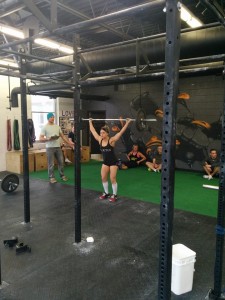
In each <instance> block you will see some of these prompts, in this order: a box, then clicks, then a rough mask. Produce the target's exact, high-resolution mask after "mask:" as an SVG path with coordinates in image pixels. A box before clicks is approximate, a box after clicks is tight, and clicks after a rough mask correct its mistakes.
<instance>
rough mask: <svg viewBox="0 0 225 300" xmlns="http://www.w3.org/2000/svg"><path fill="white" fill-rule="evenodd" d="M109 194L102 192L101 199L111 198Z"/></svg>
mask: <svg viewBox="0 0 225 300" xmlns="http://www.w3.org/2000/svg"><path fill="white" fill-rule="evenodd" d="M109 196H110V195H109V194H106V193H102V195H101V196H100V197H99V199H107V198H109Z"/></svg>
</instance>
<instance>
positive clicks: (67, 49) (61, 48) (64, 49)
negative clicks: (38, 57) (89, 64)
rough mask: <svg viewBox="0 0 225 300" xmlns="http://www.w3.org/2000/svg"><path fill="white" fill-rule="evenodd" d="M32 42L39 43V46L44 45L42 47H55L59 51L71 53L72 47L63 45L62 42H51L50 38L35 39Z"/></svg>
mask: <svg viewBox="0 0 225 300" xmlns="http://www.w3.org/2000/svg"><path fill="white" fill-rule="evenodd" d="M34 42H35V43H36V44H39V45H41V46H44V47H47V48H51V49H56V50H59V51H61V52H64V53H67V54H72V53H73V49H72V48H71V47H67V46H64V45H62V44H59V43H56V42H53V41H51V40H47V39H35V40H34Z"/></svg>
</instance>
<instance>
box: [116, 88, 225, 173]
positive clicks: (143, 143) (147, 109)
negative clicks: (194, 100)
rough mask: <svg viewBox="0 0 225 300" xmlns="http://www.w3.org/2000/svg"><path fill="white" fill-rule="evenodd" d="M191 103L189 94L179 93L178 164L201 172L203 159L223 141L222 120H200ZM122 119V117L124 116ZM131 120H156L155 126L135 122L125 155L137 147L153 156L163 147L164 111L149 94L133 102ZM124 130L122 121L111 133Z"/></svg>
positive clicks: (126, 138)
mask: <svg viewBox="0 0 225 300" xmlns="http://www.w3.org/2000/svg"><path fill="white" fill-rule="evenodd" d="M190 101H191V99H190V96H189V94H188V93H180V94H179V95H178V98H177V105H178V107H179V106H182V111H183V113H182V116H179V113H178V114H177V121H176V148H177V149H176V164H177V166H178V167H179V168H183V169H193V170H201V169H202V163H203V161H204V159H205V158H206V157H207V156H208V153H209V150H210V149H211V148H216V149H217V150H220V149H218V145H220V139H221V126H222V124H221V117H219V118H218V120H215V121H214V122H212V123H208V122H207V121H205V120H198V119H196V118H195V117H194V115H195V114H194V112H192V111H191V110H190V109H189V105H188V104H189V102H190ZM121 117H123V116H121ZM130 117H131V118H134V119H140V118H147V119H148V118H156V120H157V121H156V122H146V123H145V122H143V123H140V122H136V124H135V126H131V127H130V128H128V130H126V132H125V134H123V136H122V142H123V144H124V146H125V152H126V153H128V152H129V151H130V149H131V147H132V145H133V144H134V143H137V144H138V145H139V150H140V151H141V152H143V153H144V154H145V153H146V149H147V148H149V147H150V148H151V149H152V153H154V151H155V150H156V148H157V146H158V145H161V144H162V120H163V110H162V107H160V106H159V105H158V103H156V101H154V99H152V98H151V95H150V94H149V92H144V93H143V94H141V95H139V96H137V97H135V98H133V99H132V100H131V101H130ZM122 126H123V121H120V122H117V123H114V124H113V126H112V128H111V129H112V131H114V132H118V131H119V130H120V129H121V128H122Z"/></svg>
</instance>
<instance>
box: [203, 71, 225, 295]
mask: <svg viewBox="0 0 225 300" xmlns="http://www.w3.org/2000/svg"><path fill="white" fill-rule="evenodd" d="M224 71H225V70H224ZM224 226H225V96H224V107H223V119H222V128H221V152H220V178H219V193H218V208H217V225H216V256H215V264H214V289H211V290H210V291H209V293H208V295H207V297H206V299H215V300H219V299H225V294H224V293H222V273H223V268H224V266H223V252H224V234H225V228H224Z"/></svg>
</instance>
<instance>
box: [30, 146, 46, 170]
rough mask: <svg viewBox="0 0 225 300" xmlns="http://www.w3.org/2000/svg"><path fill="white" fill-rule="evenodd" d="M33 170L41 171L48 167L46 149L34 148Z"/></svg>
mask: <svg viewBox="0 0 225 300" xmlns="http://www.w3.org/2000/svg"><path fill="white" fill-rule="evenodd" d="M32 152H33V153H34V170H35V171H41V170H47V169H48V163H47V155H46V150H45V149H42V150H34V151H32Z"/></svg>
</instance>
